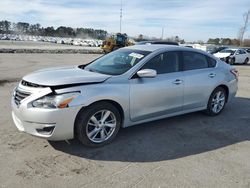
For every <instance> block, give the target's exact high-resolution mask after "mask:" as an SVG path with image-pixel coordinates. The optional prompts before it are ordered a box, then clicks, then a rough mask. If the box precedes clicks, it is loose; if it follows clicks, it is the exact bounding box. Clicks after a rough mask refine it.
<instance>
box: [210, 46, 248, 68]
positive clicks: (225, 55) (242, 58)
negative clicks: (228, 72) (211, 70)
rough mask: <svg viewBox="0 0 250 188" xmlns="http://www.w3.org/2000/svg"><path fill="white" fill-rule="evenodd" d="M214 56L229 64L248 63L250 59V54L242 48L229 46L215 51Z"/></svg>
mask: <svg viewBox="0 0 250 188" xmlns="http://www.w3.org/2000/svg"><path fill="white" fill-rule="evenodd" d="M214 56H215V57H218V58H220V59H221V60H222V61H225V62H226V63H229V64H235V63H236V64H247V63H248V62H249V59H250V54H249V53H247V51H246V50H244V49H241V48H238V49H236V48H227V49H224V50H222V51H220V52H218V53H215V54H214Z"/></svg>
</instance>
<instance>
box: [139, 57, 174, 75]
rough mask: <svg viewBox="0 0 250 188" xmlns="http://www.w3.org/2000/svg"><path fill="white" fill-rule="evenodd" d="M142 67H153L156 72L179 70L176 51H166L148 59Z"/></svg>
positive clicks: (163, 72)
mask: <svg viewBox="0 0 250 188" xmlns="http://www.w3.org/2000/svg"><path fill="white" fill-rule="evenodd" d="M142 69H154V70H156V72H157V74H165V73H170V72H177V71H179V55H178V52H166V53H162V54H159V55H157V56H155V57H153V58H152V59H151V60H149V61H148V62H147V63H146V64H145V65H144V66H143V67H142Z"/></svg>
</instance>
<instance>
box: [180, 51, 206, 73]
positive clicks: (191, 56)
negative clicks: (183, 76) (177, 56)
mask: <svg viewBox="0 0 250 188" xmlns="http://www.w3.org/2000/svg"><path fill="white" fill-rule="evenodd" d="M183 63H184V70H194V69H204V68H208V67H209V66H208V60H207V57H206V56H205V55H202V54H199V53H195V52H183Z"/></svg>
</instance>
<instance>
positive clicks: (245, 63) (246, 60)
mask: <svg viewBox="0 0 250 188" xmlns="http://www.w3.org/2000/svg"><path fill="white" fill-rule="evenodd" d="M248 61H249V59H248V57H247V58H246V59H245V61H244V63H243V64H244V65H247V63H248Z"/></svg>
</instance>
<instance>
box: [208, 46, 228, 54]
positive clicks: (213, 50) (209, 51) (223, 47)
mask: <svg viewBox="0 0 250 188" xmlns="http://www.w3.org/2000/svg"><path fill="white" fill-rule="evenodd" d="M227 48H228V47H226V46H220V47H213V48H210V49H209V50H207V52H208V53H210V54H215V53H218V52H220V51H222V50H224V49H227Z"/></svg>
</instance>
